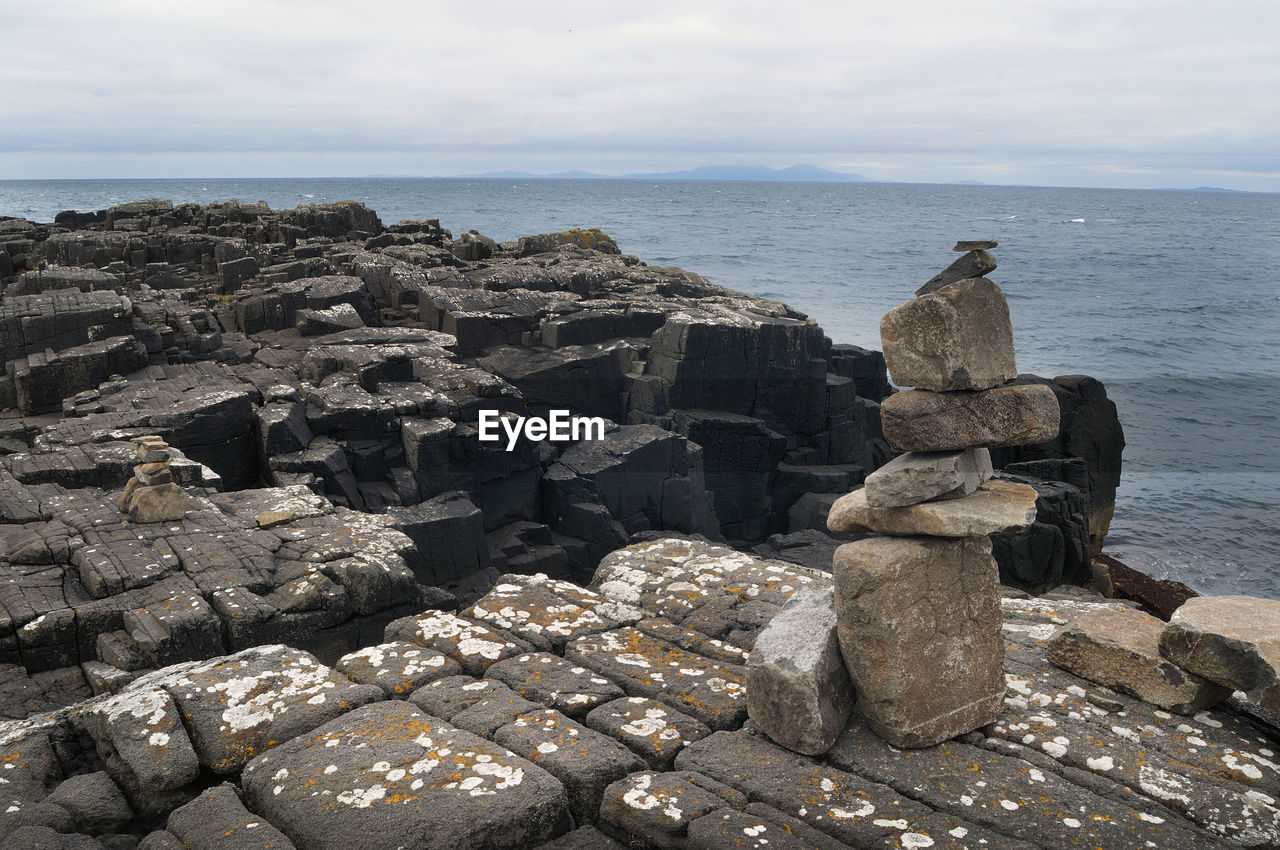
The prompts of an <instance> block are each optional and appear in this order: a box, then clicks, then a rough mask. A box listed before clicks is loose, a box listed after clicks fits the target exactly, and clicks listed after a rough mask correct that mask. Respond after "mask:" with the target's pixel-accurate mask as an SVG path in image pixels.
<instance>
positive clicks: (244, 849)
mask: <svg viewBox="0 0 1280 850" xmlns="http://www.w3.org/2000/svg"><path fill="white" fill-rule="evenodd" d="M168 831H169V833H171V834H172V835H174V836H176V837H177V839H178V840H179V841H181V842H182V844H183V845H184V846H185V847H187V848H190V850H223V848H231V849H232V850H293V847H294V845H293V842H291V841H290V840H289V839H288V838H287V837H286V836H285V834H284V833H282V832H281V831H280V830H278V829H276V828H275V827H274V826H272V825H271V824H270V823H269V822H267V821H266V820H264V819H263V818H262V817H260V816H258V815H255V814H254V813H253V812H250V811H249V810H248V809H246V808H245V807H244V803H242V802H241V801H240V795H239V794H238V793H236V789H235V786H234V785H231V784H230V783H223V784H222V785H216V786H214V787H213V788H210V789H209V790H208V791H205V792H204V793H203V794H201V795H200V796H199V797H197V798H196V799H194V800H192V801H191V802H190V803H187V804H186V805H185V806H182V807H180V808H177V809H174V811H173V814H171V815H169V823H168Z"/></svg>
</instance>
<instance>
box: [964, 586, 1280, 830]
mask: <svg viewBox="0 0 1280 850" xmlns="http://www.w3.org/2000/svg"><path fill="white" fill-rule="evenodd" d="M1002 607H1003V609H1004V613H1005V637H1006V643H1007V653H1006V669H1007V672H1006V673H1005V681H1006V687H1007V692H1006V695H1005V699H1004V703H1005V707H1004V710H1003V711H1002V712H1001V715H1000V718H999V719H998V720H997V721H996V723H995V724H994V725H993V726H990V727H988V730H989V734H990V736H991V737H988V738H986V739H985V740H984V741H983V742H982V746H983V747H984V748H987V749H992V750H993V751H995V752H999V753H1005V754H1008V755H1013V756H1015V757H1017V758H1020V759H1023V760H1025V761H1030V762H1032V763H1033V764H1035V765H1036V766H1037V767H1040V768H1041V769H1044V770H1048V771H1053V772H1056V773H1058V774H1059V775H1062V776H1064V778H1067V779H1068V780H1070V781H1071V782H1072V783H1073V784H1076V785H1080V786H1082V787H1087V788H1090V789H1091V790H1093V791H1095V792H1096V793H1097V794H1099V795H1100V796H1102V797H1105V798H1108V799H1115V800H1119V801H1124V802H1127V803H1128V805H1129V806H1130V807H1132V808H1133V809H1135V810H1138V811H1144V812H1148V813H1151V814H1153V815H1156V816H1159V817H1164V818H1166V819H1169V817H1168V816H1167V815H1165V814H1163V813H1161V812H1160V811H1159V810H1158V809H1155V808H1152V807H1155V806H1160V807H1163V808H1165V809H1168V810H1170V811H1171V812H1175V813H1177V814H1178V815H1180V816H1182V817H1184V818H1186V819H1187V820H1188V821H1189V822H1191V823H1194V824H1196V825H1197V826H1198V827H1200V828H1201V829H1202V830H1205V831H1208V832H1210V833H1213V834H1214V835H1221V836H1224V837H1227V838H1232V839H1235V840H1237V841H1239V842H1240V843H1242V844H1245V845H1262V846H1266V845H1268V844H1275V843H1277V842H1280V810H1277V806H1276V803H1275V801H1276V800H1277V799H1280V764H1277V762H1276V758H1275V757H1276V750H1277V749H1280V748H1277V747H1276V743H1275V740H1274V737H1275V736H1274V732H1270V734H1268V732H1266V731H1264V730H1262V729H1260V728H1259V727H1258V726H1255V725H1253V724H1252V723H1250V722H1247V721H1244V720H1242V719H1240V718H1238V717H1237V716H1235V715H1234V714H1232V713H1228V712H1220V711H1216V710H1212V709H1210V710H1205V711H1201V712H1199V713H1197V714H1196V715H1195V716H1194V717H1184V716H1181V715H1176V714H1172V713H1170V712H1168V711H1164V710H1162V709H1159V708H1157V707H1156V706H1153V705H1150V704H1148V703H1144V702H1141V701H1139V700H1135V699H1133V698H1131V697H1129V696H1127V695H1125V694H1121V693H1118V692H1114V691H1110V690H1109V689H1104V688H1098V687H1097V686H1095V685H1094V684H1093V683H1091V682H1089V681H1088V680H1085V679H1081V678H1078V677H1076V676H1074V675H1072V674H1071V673H1068V672H1066V671H1064V670H1062V669H1060V668H1058V667H1055V666H1054V665H1052V664H1050V663H1049V662H1048V661H1047V660H1046V658H1045V653H1044V645H1045V643H1046V642H1047V641H1048V640H1049V638H1050V636H1051V635H1052V634H1053V633H1054V632H1055V631H1056V630H1057V628H1058V625H1062V624H1065V623H1066V622H1067V621H1068V620H1071V619H1076V618H1078V617H1080V616H1082V615H1084V614H1086V613H1088V612H1089V611H1090V610H1118V609H1119V608H1121V607H1122V606H1120V605H1119V604H1118V603H1115V602H1107V601H1099V602H1096V603H1088V602H1085V601H1083V600H1079V599H1077V600H1067V599H1053V600H1050V599H1044V598H1039V599H1005V600H1003V602H1002ZM1037 623H1039V624H1042V625H1037Z"/></svg>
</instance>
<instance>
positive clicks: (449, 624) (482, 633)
mask: <svg viewBox="0 0 1280 850" xmlns="http://www.w3.org/2000/svg"><path fill="white" fill-rule="evenodd" d="M386 639H387V640H389V641H392V640H399V641H406V642H408V643H416V644H418V645H419V646H425V647H427V648H428V649H434V650H436V651H437V652H441V653H444V654H445V655H447V656H449V657H450V658H452V659H453V660H454V661H457V662H458V663H459V664H460V665H461V666H462V669H463V670H465V671H466V672H467V673H469V674H471V675H472V676H483V675H484V671H485V670H487V669H488V668H489V666H490V665H491V664H494V663H496V662H498V661H501V660H502V659H504V658H510V657H511V656H513V655H519V654H520V653H522V652H528V651H529V649H530V648H531V647H530V646H529V645H528V644H527V643H525V642H524V641H519V642H517V641H515V640H513V639H512V638H510V637H509V636H506V635H503V634H499V633H498V632H495V631H494V630H493V629H490V628H489V627H487V626H485V625H483V624H481V623H477V622H476V621H474V620H469V619H466V618H465V617H459V616H458V615H457V614H450V613H449V612H447V611H428V612H426V613H425V614H418V615H417V616H414V617H403V618H401V619H399V620H396V621H395V622H393V623H391V625H389V626H387V631H386Z"/></svg>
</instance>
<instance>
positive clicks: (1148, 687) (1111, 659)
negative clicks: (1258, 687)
mask: <svg viewBox="0 0 1280 850" xmlns="http://www.w3.org/2000/svg"><path fill="white" fill-rule="evenodd" d="M1163 632H1164V623H1162V622H1160V621H1159V620H1157V619H1156V618H1155V617H1152V616H1150V615H1148V614H1144V613H1142V612H1141V611H1134V610H1132V609H1128V608H1125V609H1123V610H1113V609H1100V610H1098V611H1094V612H1091V613H1089V614H1086V615H1085V616H1083V617H1077V618H1075V619H1073V620H1072V621H1071V622H1070V623H1068V624H1067V625H1066V626H1063V627H1062V628H1061V629H1060V630H1059V631H1058V632H1057V633H1056V634H1055V635H1054V636H1053V637H1052V638H1050V640H1049V644H1048V656H1049V660H1050V661H1051V662H1053V663H1054V664H1056V665H1058V666H1059V667H1061V668H1062V669H1064V670H1069V671H1071V672H1072V673H1075V674H1076V675H1077V676H1080V677H1081V678H1084V679H1088V680H1089V681H1091V682H1097V683H1098V684H1100V685H1105V686H1106V687H1108V688H1111V689H1113V690H1117V691H1120V692H1121V693H1126V694H1132V695H1133V696H1136V697H1137V698H1138V699H1140V700H1142V701H1144V702H1149V703H1152V704H1154V705H1158V706H1160V707H1161V708H1165V709H1168V710H1169V711H1176V712H1178V713H1179V714H1195V713H1196V712H1197V711H1200V710H1201V709H1203V708H1208V707H1209V706H1211V705H1214V704H1216V703H1217V702H1219V701H1220V700H1222V699H1223V698H1224V697H1226V696H1228V695H1229V694H1230V691H1229V690H1228V689H1226V688H1223V687H1222V686H1220V685H1215V684H1214V683H1213V682H1209V681H1206V680H1205V679H1202V678H1201V677H1199V676H1197V675H1195V674H1194V673H1188V672H1187V671H1185V670H1183V669H1181V668H1179V667H1178V666H1176V665H1174V664H1172V663H1170V662H1169V661H1168V660H1166V659H1164V658H1162V657H1161V656H1160V635H1161V634H1162V633H1163Z"/></svg>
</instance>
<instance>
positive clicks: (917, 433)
mask: <svg viewBox="0 0 1280 850" xmlns="http://www.w3.org/2000/svg"><path fill="white" fill-rule="evenodd" d="M1058 419H1059V414H1058V401H1057V399H1056V398H1055V397H1054V394H1053V393H1052V392H1051V391H1049V390H1048V389H1046V388H1044V387H1040V386H1036V385H1034V384H1032V385H1020V384H1015V385H1005V386H1000V387H996V388H995V389H990V390H978V391H971V392H948V393H935V392H931V391H929V390H908V391H906V392H901V393H894V394H893V395H891V396H889V397H888V398H887V399H885V400H884V401H883V402H882V403H881V404H880V426H881V428H883V429H884V436H885V439H886V440H888V441H889V444H890V445H892V446H894V447H895V448H898V449H900V450H902V451H911V452H941V451H955V450H958V449H970V448H979V447H982V446H1020V445H1026V444H1028V443H1042V442H1044V441H1045V440H1050V439H1053V438H1054V437H1056V436H1057V434H1058Z"/></svg>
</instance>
